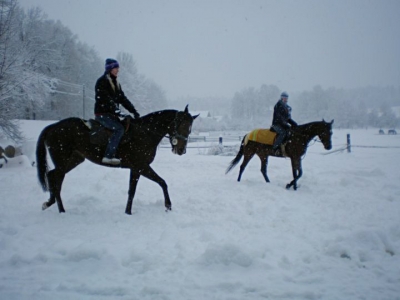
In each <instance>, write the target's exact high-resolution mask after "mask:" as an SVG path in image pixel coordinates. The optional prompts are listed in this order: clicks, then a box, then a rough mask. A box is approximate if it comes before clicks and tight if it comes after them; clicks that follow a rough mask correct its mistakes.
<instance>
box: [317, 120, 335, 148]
mask: <svg viewBox="0 0 400 300" xmlns="http://www.w3.org/2000/svg"><path fill="white" fill-rule="evenodd" d="M332 124H333V120H332V121H331V122H325V120H322V122H321V126H322V129H321V131H320V133H318V137H319V139H320V140H321V142H322V144H323V145H324V148H325V149H326V150H331V149H332Z"/></svg>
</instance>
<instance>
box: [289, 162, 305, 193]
mask: <svg viewBox="0 0 400 300" xmlns="http://www.w3.org/2000/svg"><path fill="white" fill-rule="evenodd" d="M292 173H293V180H292V181H291V182H290V183H288V184H287V185H286V188H287V189H290V188H291V187H292V186H293V189H294V190H297V180H299V178H300V177H301V176H302V175H303V170H302V168H301V159H300V158H292Z"/></svg>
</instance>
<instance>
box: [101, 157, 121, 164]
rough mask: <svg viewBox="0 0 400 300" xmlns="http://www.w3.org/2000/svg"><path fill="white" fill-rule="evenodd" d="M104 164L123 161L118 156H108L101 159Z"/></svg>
mask: <svg viewBox="0 0 400 300" xmlns="http://www.w3.org/2000/svg"><path fill="white" fill-rule="evenodd" d="M101 162H102V163H103V164H108V165H119V164H120V163H121V160H120V159H118V158H115V157H113V158H108V157H103V159H102V160H101Z"/></svg>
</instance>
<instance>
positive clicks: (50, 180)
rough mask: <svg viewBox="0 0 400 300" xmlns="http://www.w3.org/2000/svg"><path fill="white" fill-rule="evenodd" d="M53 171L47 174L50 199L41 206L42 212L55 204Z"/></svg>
mask: <svg viewBox="0 0 400 300" xmlns="http://www.w3.org/2000/svg"><path fill="white" fill-rule="evenodd" d="M54 174H55V172H54V170H51V171H49V173H48V174H47V181H48V183H49V192H50V199H49V200H48V201H47V202H44V203H43V204H42V210H45V209H46V208H49V207H50V206H52V205H53V204H54V203H56V197H55V196H54Z"/></svg>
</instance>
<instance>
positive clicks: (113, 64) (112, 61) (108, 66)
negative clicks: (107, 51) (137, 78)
mask: <svg viewBox="0 0 400 300" xmlns="http://www.w3.org/2000/svg"><path fill="white" fill-rule="evenodd" d="M105 67H106V71H107V72H109V71H111V70H112V69H114V68H119V63H118V62H117V61H116V60H115V59H113V58H107V59H106V65H105Z"/></svg>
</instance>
